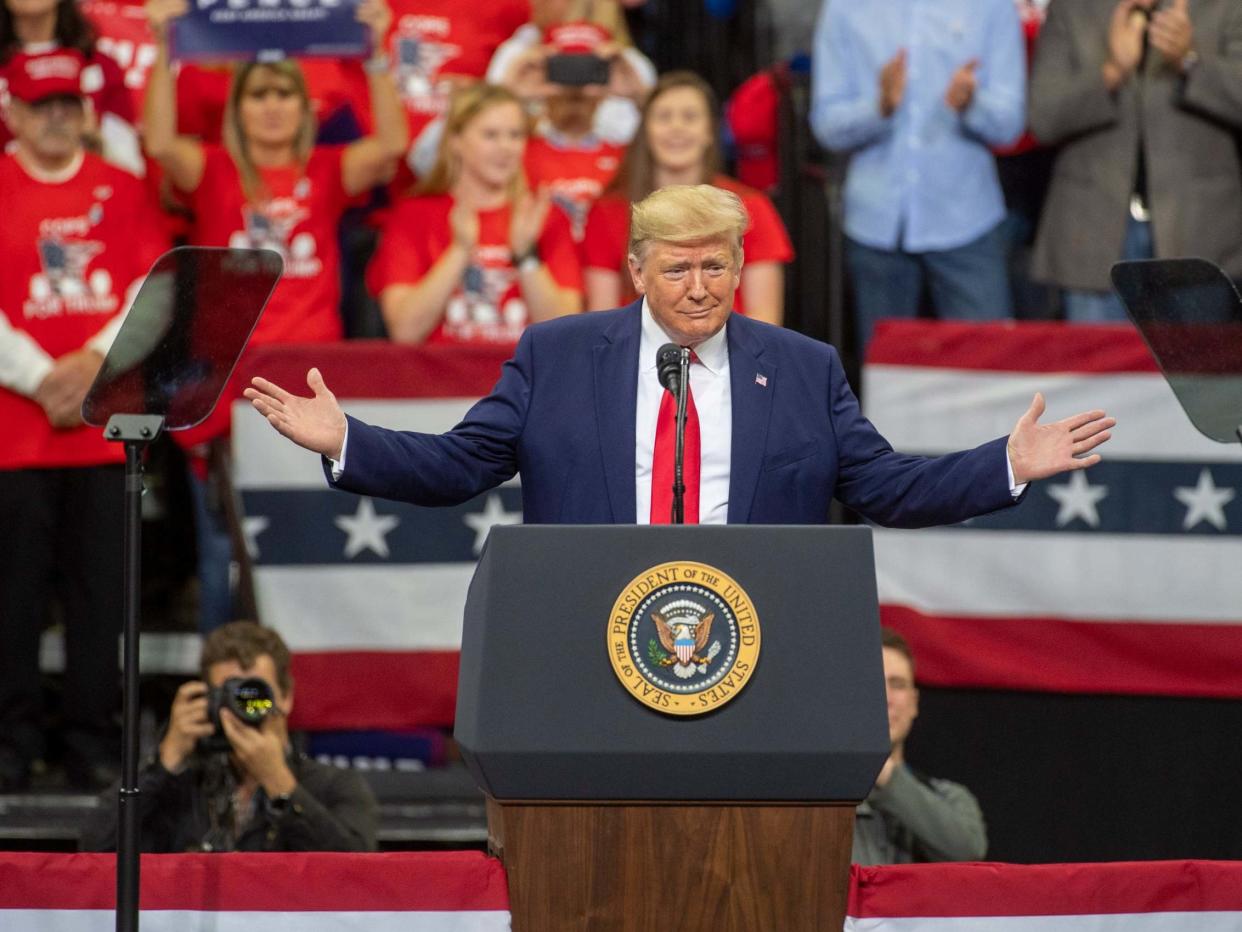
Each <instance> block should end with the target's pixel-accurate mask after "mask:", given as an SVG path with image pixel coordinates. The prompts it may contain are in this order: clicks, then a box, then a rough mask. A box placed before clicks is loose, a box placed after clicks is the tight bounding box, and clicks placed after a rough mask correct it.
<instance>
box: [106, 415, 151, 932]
mask: <svg viewBox="0 0 1242 932" xmlns="http://www.w3.org/2000/svg"><path fill="white" fill-rule="evenodd" d="M163 429H164V418H163V417H162V416H160V415H158V414H114V415H112V417H111V418H109V420H108V425H107V426H106V427H105V428H104V437H105V438H106V439H108V440H111V441H114V442H117V443H124V444H125V558H124V577H125V582H124V586H125V589H124V594H125V598H124V607H125V608H124V610H125V625H124V635H123V638H124V640H123V648H122V657H123V660H122V663H123V678H122V687H121V691H122V720H121V789H120V793H119V795H118V800H117V846H116V929H117V932H138V866H139V860H138V855H139V845H138V841H139V839H138V810H139V799H138V627H139V626H138V622H139V617H138V615H139V607H140V602H141V596H142V454H143V453H144V452H145V451H146V448H147V445H148V444H150V443H151V442H152V441H153V440H155V438H156V437H158V436H159V435H160V431H162V430H163Z"/></svg>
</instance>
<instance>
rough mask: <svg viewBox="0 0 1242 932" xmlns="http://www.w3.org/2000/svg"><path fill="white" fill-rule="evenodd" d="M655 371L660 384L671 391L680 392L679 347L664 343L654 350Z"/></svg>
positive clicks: (676, 393)
mask: <svg viewBox="0 0 1242 932" xmlns="http://www.w3.org/2000/svg"><path fill="white" fill-rule="evenodd" d="M656 373H657V377H658V378H659V379H660V384H661V385H663V386H664V387H665V388H666V389H668V390H669V391H670V392H672V393H673V396H674V397H676V396H677V395H679V394H681V347H680V346H678V345H677V344H676V343H665V344H664V345H663V346H661V347H660V348H659V349H658V350H656Z"/></svg>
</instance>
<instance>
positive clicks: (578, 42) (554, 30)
mask: <svg viewBox="0 0 1242 932" xmlns="http://www.w3.org/2000/svg"><path fill="white" fill-rule="evenodd" d="M543 41H544V42H545V43H547V44H548V45H550V46H552V47H553V48H554V49H556V51H557V52H558V53H559V54H561V55H590V54H592V53H593V52H594V51H595V50H596V49H598V48H599V47H600V46H601V45H603V44H604V43H606V42H611V41H612V33H610V32H609V31H608V30H607V29H605V28H604V27H603V26H597V25H596V24H595V23H587V22H572V23H557V24H556V25H555V26H549V27H548V28H547V30H545V31H544V34H543Z"/></svg>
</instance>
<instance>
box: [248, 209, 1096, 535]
mask: <svg viewBox="0 0 1242 932" xmlns="http://www.w3.org/2000/svg"><path fill="white" fill-rule="evenodd" d="M746 224H747V216H746V211H745V209H744V208H743V207H742V204H741V202H740V201H739V200H738V199H737V198H736V196H734V195H732V194H730V193H729V192H726V191H722V190H721V189H719V188H714V187H712V186H710V185H697V186H674V187H669V188H665V189H662V190H661V191H657V192H656V193H655V194H652V195H651V196H650V197H648V198H647V199H646V200H644V201H642V202H641V203H639V204H637V205H635V207H634V209H633V217H632V222H631V232H630V256H629V265H630V273H631V276H632V278H633V280H634V287H635V289H636V290H637V291H638V293H639V294H640V295H641V296H642V298H641V299H640V300H639V301H638V302H635V303H634V304H633V305H631V306H629V307H626V308H621V309H618V310H614V311H604V312H596V313H591V314H584V315H577V316H572V317H564V318H560V319H557V320H553V321H548V322H546V323H542V324H537V325H535V326H533V327H530V328H529V329H527V330H526V332H525V333H524V334H523V336H522V339H521V341H520V342H519V343H518V347H517V350H516V352H515V353H514V355H513V358H512V359H510V360H509V361H508V362H506V363H505V365H504V368H503V371H502V373H501V376H500V381H499V382H498V383H497V384H496V387H495V388H494V389H493V391H492V393H491V394H490V395H489V396H488V397H486V398H484V399H483V400H481V401H480V402H478V403H477V404H476V405H475V406H474V407H473V408H471V409H470V411H469V412H468V413H467V414H466V417H465V419H464V420H463V421H462V422H461V423H460V424H458V425H457V426H456V427H454V428H453V429H452V430H451V431H449V432H448V433H445V434H439V435H432V434H418V433H411V432H398V431H390V430H384V429H382V428H379V427H373V426H371V425H367V424H364V423H362V422H361V421H358V420H356V419H354V418H350V417H346V415H345V414H344V413H343V412H342V410H341V408H340V406H339V405H338V404H337V402H336V399H335V397H334V396H333V395H332V393H331V392H330V391H329V390H328V388H327V387H326V386H325V385H324V382H323V379H322V377H321V376H320V374H319V371H318V370H317V369H312V370H310V372H309V373H308V374H307V384H308V385H309V386H310V389H311V391H312V392H313V395H312V397H310V398H305V397H299V396H295V395H293V394H291V393H289V392H287V391H285V390H284V389H282V388H280V387H279V386H277V385H274V384H272V383H270V382H268V381H266V380H264V379H260V378H256V379H255V380H254V382H253V387H252V388H248V389H247V390H246V392H245V394H246V397H247V398H249V399H250V400H251V402H252V404H253V405H254V406H255V408H256V409H257V410H258V411H259V412H260V413H261V414H263V415H264V416H265V417H266V418H267V419H268V421H269V422H270V423H271V424H272V425H273V426H274V427H275V428H276V429H277V430H278V431H280V432H281V433H282V434H284V435H285V436H286V437H288V438H290V439H291V440H293V441H294V442H295V443H298V444H300V445H301V446H303V447H306V448H307V449H309V450H312V451H314V452H317V453H320V454H321V455H322V456H323V457H324V458H325V461H326V462H325V469H326V471H327V472H328V476H329V481H330V482H332V484H333V485H335V486H336V487H338V488H341V489H345V490H347V491H352V492H357V493H360V494H365V495H372V496H379V497H383V498H390V499H396V500H399V501H407V502H413V503H415V504H419V505H449V504H455V503H458V502H462V501H465V500H467V499H469V498H472V497H473V496H475V495H478V494H479V493H481V492H483V491H486V490H487V489H490V488H492V487H494V486H497V485H499V484H500V483H502V482H504V481H506V480H508V479H510V478H511V477H512V476H513V475H514V474H515V473H521V476H522V503H523V514H524V520H525V521H526V522H527V523H549V522H551V523H574V524H608V523H612V524H632V523H635V522H637V523H647V522H649V521H650V522H652V523H655V522H660V521H666V520H667V518H666V517H665V516H666V515H667V508H666V506H665V505H664V502H666V501H667V499H668V492H667V488H666V487H665V486H666V483H665V482H663V481H661V480H660V479H659V478H657V479H656V481H653V477H660V476H662V475H664V473H663V472H662V469H663V468H664V467H663V466H662V464H661V458H662V456H663V454H662V452H661V446H662V445H664V446H666V445H667V443H666V441H662V440H661V434H662V432H663V433H664V435H665V437H667V436H668V434H667V431H666V430H665V427H666V425H665V424H663V423H661V413H660V411H661V408H662V407H663V408H668V407H669V402H668V401H665V400H664V398H663V396H664V395H665V390H664V389H663V388H662V387H661V386H660V384H659V382H658V379H657V375H656V359H655V357H656V351H657V349H658V348H659V347H660V346H661V345H663V344H666V343H668V342H674V343H677V344H679V345H681V346H688V347H691V348H692V349H693V350H694V353H695V356H694V362H693V364H692V365H691V367H690V386H691V396H692V398H693V399H694V400H695V401H694V408H695V419H696V421H697V428H696V430H695V433H696V435H697V438H698V442H697V443H695V444H693V446H697V447H698V451H697V452H698V456H697V457H693V459H694V461H695V462H694V466H695V467H696V468H695V469H693V470H692V468H691V464H690V462H689V460H688V461H687V467H686V470H687V476H690V475H692V473H693V472H697V473H698V476H699V481H698V483H697V484H695V485H696V489H695V490H694V491H696V492H697V501H696V505H697V511H698V518H697V520H699V521H700V522H701V523H716V524H722V523H731V524H741V523H749V524H813V523H822V522H824V521H826V520H827V517H828V506H829V502H830V500H831V499H832V498H833V497H834V496H835V497H836V498H838V499H839V500H841V501H842V502H843V503H844V504H846V505H848V506H849V507H851V508H853V509H854V510H855V511H857V512H859V513H861V514H862V515H864V516H865V517H867V518H868V519H870V520H872V521H875V522H877V523H879V524H883V525H889V526H896V527H920V526H927V525H935V524H949V523H955V522H958V521H962V520H965V519H967V518H970V517H973V516H975V515H979V514H984V513H987V512H990V511H994V510H996V509H998V508H1001V507H1005V506H1007V505H1011V504H1013V503H1014V502H1015V501H1017V499H1018V498H1019V497H1020V496H1021V493H1022V491H1023V490H1024V488H1025V486H1026V483H1028V482H1030V481H1031V480H1034V479H1041V478H1045V477H1048V476H1052V475H1056V474H1057V473H1060V472H1062V471H1064V470H1068V469H1082V468H1085V467H1087V466H1091V465H1093V464H1094V463H1096V462H1098V461H1099V459H1100V457H1099V455H1098V454H1094V453H1091V452H1090V451H1092V450H1093V449H1094V448H1095V447H1096V446H1098V445H1099V444H1101V443H1103V442H1104V441H1105V440H1107V439H1108V437H1109V428H1111V427H1112V426H1113V425H1114V423H1115V421H1114V420H1113V419H1112V418H1109V417H1106V416H1105V415H1104V412H1103V411H1090V412H1085V413H1083V414H1079V415H1075V416H1073V417H1069V418H1065V419H1064V420H1061V421H1058V422H1056V423H1052V424H1046V425H1041V424H1039V423H1038V419H1039V416H1040V415H1041V414H1042V413H1043V409H1044V402H1043V398H1042V396H1040V395H1038V394H1037V395H1036V396H1035V399H1034V401H1033V402H1032V404H1031V407H1030V409H1029V410H1028V411H1027V412H1026V413H1025V414H1024V415H1023V416H1022V417H1021V418H1020V419H1019V420H1018V423H1017V425H1016V426H1015V428H1014V430H1013V433H1011V434H1010V435H1009V437H1008V438H1006V437H1000V438H998V439H996V440H993V441H991V442H989V443H985V444H984V445H983V446H980V447H977V448H976V449H974V450H969V451H966V452H962V453H954V454H948V455H945V456H938V457H920V456H906V455H903V454H900V453H896V452H894V451H893V449H892V447H890V446H889V444H888V443H887V442H886V441H885V440H884V438H883V437H881V436H880V434H879V432H878V431H876V429H875V428H874V427H873V426H872V425H871V423H870V422H869V421H868V420H867V419H866V418H864V417H863V416H862V413H861V411H860V410H859V406H858V401H857V399H856V398H855V397H854V394H853V392H852V391H851V390H850V387H849V384H848V383H847V382H846V379H845V373H844V371H843V369H842V367H841V363H840V360H839V358H838V357H837V353H836V351H835V350H834V349H833V348H832V347H830V346H828V345H826V344H823V343H819V342H817V341H815V340H812V339H810V338H808V337H805V336H801V335H799V334H797V333H794V332H792V331H788V330H784V329H781V328H779V327H773V326H770V325H767V324H762V323H757V322H755V321H751V320H748V319H747V318H745V317H742V316H740V315H737V314H734V313H732V307H733V295H734V291H735V290H736V288H737V286H738V276H739V273H740V271H741V267H742V249H741V242H742V234H743V232H744V231H745V229H746ZM670 397H671V396H670ZM687 451H688V456H689V455H691V454H692V453H693V452H694V451H693V449H692V445H691V442H690V440H689V439H688V440H687ZM690 484H691V483H690V482H689V481H688V482H687V485H690ZM690 495H691V490H690V489H688V490H687V500H688V501H689V497H690ZM653 502H654V504H653Z"/></svg>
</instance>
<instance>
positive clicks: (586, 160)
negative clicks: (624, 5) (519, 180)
mask: <svg viewBox="0 0 1242 932" xmlns="http://www.w3.org/2000/svg"><path fill="white" fill-rule="evenodd" d="M546 39H547V45H546V46H545V47H544V48H545V49H546V52H547V54H549V55H596V56H597V57H600V56H598V52H599V50H601V49H607V48H608V47H609V45H610V40H611V37H610V36H609V35H608V33H607V31H606V30H604V29H603V28H602V27H600V26H596V25H595V24H594V23H583V22H579V23H558V24H556V25H554V26H552V27H550V28H549V29H548V30H547V32H546ZM544 74H545V78H546V68H545V71H544ZM548 86H549V88H550V93H549V94H548V96H547V97H546V99H545V100H544V119H543V120H541V121H540V122H539V124H538V126H537V127H536V130H535V134H534V135H533V136H531V138H530V140H529V141H528V142H527V143H526V181H527V183H528V184H530V186H531V187H532V188H535V189H536V190H538V189H539V188H545V187H546V188H547V189H548V190H549V191H551V192H552V201H553V203H555V204H556V205H557V206H558V207H560V208H561V210H563V211H565V215H566V216H568V217H569V221H570V224H571V225H572V227H573V232H574V240H575V241H578V242H581V241H582V234H583V232H584V231H585V230H586V218H587V212H588V211H590V209H591V205H592V204H594V203H595V201H596V199H597V198H598V197H599V196H600V194H602V193H603V191H604V186H605V185H607V184H608V182H610V181H611V180H612V177H613V175H615V174H616V173H617V168H618V167H619V166H620V164H621V156H622V155H623V154H624V152H625V148H624V147H623V146H619V145H616V144H614V143H610V142H605V141H604V140H603V139H601V138H600V137H599V136H597V135H596V134H595V132H594V125H595V112H596V110H598V109H599V104H600V101H601V100H602V99H603V98H602V96H601V95H602V94H603V93H604V92H605V91H606V90H607V88H606V86H605V85H603V84H594V85H587V86H573V85H566V84H551V85H548ZM518 93H520V92H518Z"/></svg>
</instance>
